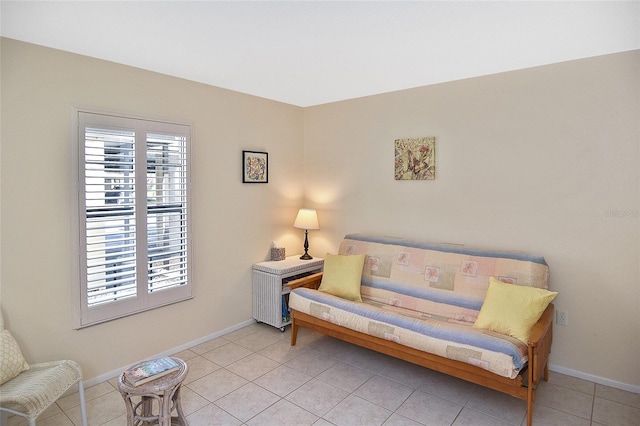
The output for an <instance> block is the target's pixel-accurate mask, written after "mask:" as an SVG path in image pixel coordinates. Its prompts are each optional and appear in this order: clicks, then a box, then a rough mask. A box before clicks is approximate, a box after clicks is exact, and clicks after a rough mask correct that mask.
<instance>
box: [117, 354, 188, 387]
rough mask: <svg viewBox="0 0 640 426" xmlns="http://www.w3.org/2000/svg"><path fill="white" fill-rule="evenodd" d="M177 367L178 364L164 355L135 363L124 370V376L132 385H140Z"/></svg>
mask: <svg viewBox="0 0 640 426" xmlns="http://www.w3.org/2000/svg"><path fill="white" fill-rule="evenodd" d="M178 369H180V364H178V363H177V362H176V361H174V360H173V359H172V358H170V357H164V358H158V359H152V360H149V361H144V362H141V363H139V364H136V365H134V366H133V367H131V368H129V369H128V370H127V371H125V372H124V377H125V378H126V379H127V381H128V382H129V383H131V384H132V385H133V386H140V385H142V384H145V383H147V382H150V381H151V380H155V379H159V378H160V377H162V376H166V375H167V374H169V373H173V372H174V371H176V370H178Z"/></svg>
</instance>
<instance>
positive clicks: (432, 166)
mask: <svg viewBox="0 0 640 426" xmlns="http://www.w3.org/2000/svg"><path fill="white" fill-rule="evenodd" d="M395 177H396V180H433V179H435V178H436V138H435V137H433V136H431V137H425V138H409V139H396V141H395Z"/></svg>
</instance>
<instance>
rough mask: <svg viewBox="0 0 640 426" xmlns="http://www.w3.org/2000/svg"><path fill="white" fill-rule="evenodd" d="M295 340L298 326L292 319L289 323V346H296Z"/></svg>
mask: <svg viewBox="0 0 640 426" xmlns="http://www.w3.org/2000/svg"><path fill="white" fill-rule="evenodd" d="M297 338H298V324H296V320H295V319H293V320H292V321H291V346H295V345H296V339H297Z"/></svg>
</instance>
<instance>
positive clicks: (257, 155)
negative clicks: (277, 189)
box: [242, 151, 269, 183]
mask: <svg viewBox="0 0 640 426" xmlns="http://www.w3.org/2000/svg"><path fill="white" fill-rule="evenodd" d="M242 182H243V183H268V182H269V154H268V153H266V152H258V151H242Z"/></svg>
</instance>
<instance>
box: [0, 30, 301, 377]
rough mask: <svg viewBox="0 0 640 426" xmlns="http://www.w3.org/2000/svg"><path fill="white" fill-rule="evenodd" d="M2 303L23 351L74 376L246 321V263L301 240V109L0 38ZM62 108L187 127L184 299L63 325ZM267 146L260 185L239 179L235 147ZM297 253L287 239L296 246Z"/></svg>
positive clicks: (66, 238) (67, 245) (66, 139)
mask: <svg viewBox="0 0 640 426" xmlns="http://www.w3.org/2000/svg"><path fill="white" fill-rule="evenodd" d="M1 47H2V122H1V124H2V128H1V129H2V157H1V159H2V164H1V167H2V168H1V173H2V175H1V184H2V189H1V190H2V192H1V194H2V240H1V242H2V263H1V279H2V281H1V293H0V298H1V299H0V300H1V307H2V310H3V311H4V313H5V316H6V319H7V322H8V325H9V327H10V328H11V329H12V330H13V332H14V334H15V335H16V338H17V339H18V340H19V342H20V343H21V345H22V346H23V347H24V349H25V352H26V356H27V358H28V359H29V360H30V361H32V362H34V361H41V360H50V359H57V358H65V357H68V358H73V359H76V360H77V361H78V362H80V363H81V365H82V366H83V367H84V370H85V377H86V378H89V379H90V378H93V377H96V376H99V375H101V374H105V373H106V372H110V371H113V370H114V369H117V368H120V367H122V366H124V365H126V364H128V363H130V362H133V361H136V360H140V359H143V358H145V357H148V356H151V355H154V354H158V353H161V352H163V351H166V350H168V349H171V348H175V347H178V346H180V345H182V344H185V343H187V342H191V341H194V340H196V339H198V338H201V337H203V336H206V335H209V334H211V333H215V332H218V331H220V330H223V329H225V328H228V327H230V326H234V325H236V324H239V323H241V322H243V321H247V320H249V319H251V265H252V263H254V262H256V261H261V260H265V259H266V256H267V253H268V250H269V247H270V244H271V241H273V240H274V239H278V240H280V241H281V242H282V244H284V245H285V246H286V247H287V249H289V250H290V252H293V251H295V250H298V248H299V247H300V246H301V245H302V241H301V237H300V236H299V235H298V233H296V232H295V230H294V229H293V228H292V227H291V225H292V224H293V220H294V218H295V214H296V212H297V209H298V208H299V207H301V202H302V190H303V188H302V184H301V182H300V174H301V164H300V159H301V157H302V145H301V140H302V125H303V118H302V113H303V111H302V109H301V108H298V107H294V106H290V105H285V104H282V103H277V102H273V101H268V100H264V99H260V98H256V97H252V96H248V95H243V94H239V93H234V92H231V91H227V90H222V89H218V88H214V87H210V86H206V85H202V84H197V83H194V82H190V81H186V80H181V79H177V78H173V77H168V76H164V75H160V74H155V73H151V72H147V71H143V70H140V69H135V68H131V67H127V66H123V65H119V64H114V63H110V62H105V61H100V60H96V59H91V58H87V57H83V56H79V55H73V54H69V53H65V52H61V51H57V50H52V49H48V48H44V47H39V46H35V45H31V44H25V43H21V42H16V41H12V40H8V39H3V40H2V46H1ZM74 105H83V106H94V107H99V108H103V109H109V110H115V111H120V112H127V113H133V114H141V115H145V116H152V117H168V118H172V119H177V120H184V121H188V122H191V123H192V125H193V134H192V140H193V165H192V181H193V198H194V200H195V204H194V209H193V220H194V225H193V229H194V253H195V264H194V266H195V268H194V274H193V276H194V279H195V289H196V297H195V298H194V299H192V300H190V301H187V302H182V303H178V304H174V305H171V306H168V307H165V308H161V309H156V310H153V311H151V312H147V313H143V314H139V315H135V316H131V317H127V318H123V319H119V320H116V321H111V322H109V323H106V324H102V325H97V326H93V327H89V328H86V329H82V330H72V307H71V300H70V299H71V288H70V282H71V274H72V272H73V271H72V270H71V258H70V256H71V240H70V235H71V221H70V211H71V210H70V209H71V206H70V191H71V185H70V182H71V173H70V167H71V159H72V153H71V148H70V146H71V145H70V144H71V117H72V114H71V113H72V107H73V106H74ZM243 149H254V150H265V151H268V152H269V160H270V175H269V181H270V183H269V184H267V185H258V184H242V183H241V151H242V150H243ZM298 251H299V250H298Z"/></svg>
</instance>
